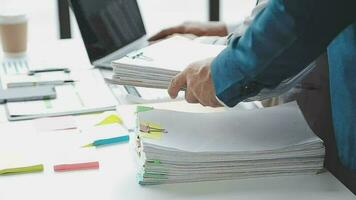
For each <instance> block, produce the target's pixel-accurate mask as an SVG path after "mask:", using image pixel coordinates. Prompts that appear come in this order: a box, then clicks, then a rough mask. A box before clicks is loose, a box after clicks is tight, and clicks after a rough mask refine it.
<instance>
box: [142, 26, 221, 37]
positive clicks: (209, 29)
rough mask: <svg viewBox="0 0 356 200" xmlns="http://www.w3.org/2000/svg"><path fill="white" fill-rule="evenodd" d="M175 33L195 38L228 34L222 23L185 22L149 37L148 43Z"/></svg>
mask: <svg viewBox="0 0 356 200" xmlns="http://www.w3.org/2000/svg"><path fill="white" fill-rule="evenodd" d="M176 33H179V34H193V35H196V36H226V35H227V34H228V33H227V28H226V25H225V24H224V23H222V22H206V23H203V22H185V23H183V24H181V25H178V26H174V27H170V28H167V29H163V30H162V31H160V32H158V33H157V34H155V35H153V36H152V37H150V38H149V39H148V41H156V40H160V39H164V38H166V37H168V36H170V35H173V34H176Z"/></svg>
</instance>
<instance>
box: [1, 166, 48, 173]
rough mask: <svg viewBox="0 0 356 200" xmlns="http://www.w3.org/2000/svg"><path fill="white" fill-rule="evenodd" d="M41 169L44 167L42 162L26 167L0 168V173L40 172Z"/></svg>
mask: <svg viewBox="0 0 356 200" xmlns="http://www.w3.org/2000/svg"><path fill="white" fill-rule="evenodd" d="M43 169H44V167H43V165H42V164H40V165H33V166H27V167H17V168H8V169H2V170H0V175H9V174H20V173H32V172H41V171H43Z"/></svg>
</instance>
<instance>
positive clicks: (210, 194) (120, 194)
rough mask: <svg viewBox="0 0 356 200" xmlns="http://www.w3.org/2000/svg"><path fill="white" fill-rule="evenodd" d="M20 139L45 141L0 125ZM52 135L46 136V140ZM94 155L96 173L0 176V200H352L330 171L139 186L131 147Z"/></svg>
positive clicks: (26, 126) (27, 127)
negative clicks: (98, 162) (98, 167)
mask: <svg viewBox="0 0 356 200" xmlns="http://www.w3.org/2000/svg"><path fill="white" fill-rule="evenodd" d="M13 134H16V137H15V136H14V135H13ZM60 134H61V135H60V136H59V133H58V134H54V135H53V137H58V136H59V137H60V138H61V139H60V140H58V142H59V143H63V142H66V141H67V142H68V143H70V140H73V139H74V138H75V137H77V136H78V135H77V136H75V135H73V134H74V133H73V134H72V135H71V133H65V134H64V133H60ZM21 135H22V136H23V137H21V138H22V139H23V140H27V142H29V143H31V142H32V141H29V140H33V142H34V145H36V147H38V146H40V144H39V143H36V141H41V143H42V144H45V143H46V140H43V139H42V140H39V139H38V138H39V137H40V136H39V135H38V134H37V135H36V133H35V132H34V129H33V128H31V123H29V122H15V123H12V124H10V125H9V124H2V126H1V127H0V138H1V140H2V142H0V143H2V144H4V143H3V142H4V141H6V142H8V143H10V144H12V145H14V146H15V145H16V141H15V139H16V138H19V136H21ZM51 137H52V136H51V135H47V136H46V138H48V139H49V138H51ZM79 137H80V135H79ZM17 144H18V143H17ZM21 144H22V143H21ZM36 147H35V148H36ZM57 150H58V151H60V149H57ZM55 151H56V150H55ZM95 151H96V154H97V156H98V158H99V160H100V169H99V170H93V171H80V172H66V173H55V172H53V170H52V169H51V166H52V165H51V163H45V168H46V169H45V171H44V172H43V173H34V174H22V175H12V176H1V177H0V188H1V189H0V199H4V200H5V199H6V200H12V199H14V200H22V199H38V200H42V199H43V200H45V199H46V200H47V199H51V200H57V199H58V200H63V199H85V200H92V199H101V200H114V199H137V200H142V199H155V200H160V199H162V200H163V199H164V200H166V199H183V198H184V199H197V200H198V199H201V200H208V199H224V200H227V199H234V200H235V199H239V200H244V199H246V200H247V199H248V200H253V199H271V200H272V199H273V200H276V199H289V200H293V199H295V200H302V199H308V200H309V199H321V200H328V199H330V200H331V199H340V200H341V199H342V200H349V199H350V200H351V199H355V196H353V194H352V193H351V192H350V191H348V190H347V189H346V188H345V187H344V186H343V185H342V184H341V183H340V182H339V181H338V180H336V178H334V177H333V176H332V175H331V174H330V173H329V172H325V173H322V174H319V175H308V176H292V177H278V178H260V179H249V180H234V181H216V182H201V183H185V184H172V185H157V186H140V185H138V183H137V182H136V178H135V175H136V173H135V164H134V159H133V158H134V154H133V152H132V149H131V147H130V146H129V144H122V145H114V146H110V147H105V148H100V149H96V150H95ZM51 152H53V150H51ZM42 153H43V155H46V154H48V152H42ZM43 155H42V156H43ZM46 156H51V155H46Z"/></svg>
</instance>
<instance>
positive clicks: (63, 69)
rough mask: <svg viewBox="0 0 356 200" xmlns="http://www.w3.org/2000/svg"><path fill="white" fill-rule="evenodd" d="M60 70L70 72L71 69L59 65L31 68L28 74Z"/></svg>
mask: <svg viewBox="0 0 356 200" xmlns="http://www.w3.org/2000/svg"><path fill="white" fill-rule="evenodd" d="M58 71H63V72H64V73H69V72H70V69H68V68H63V67H58V68H45V69H35V70H29V71H28V72H27V74H28V75H30V76H31V75H34V74H36V73H43V72H58Z"/></svg>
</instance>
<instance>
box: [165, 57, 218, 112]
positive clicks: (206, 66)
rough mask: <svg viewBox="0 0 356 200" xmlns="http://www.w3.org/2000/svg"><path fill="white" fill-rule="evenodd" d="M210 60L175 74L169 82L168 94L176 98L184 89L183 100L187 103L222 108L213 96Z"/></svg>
mask: <svg viewBox="0 0 356 200" xmlns="http://www.w3.org/2000/svg"><path fill="white" fill-rule="evenodd" d="M212 60H213V59H212V58H208V59H205V60H201V61H198V62H194V63H192V64H190V65H189V66H188V67H187V68H186V69H185V70H184V71H182V72H181V73H179V74H177V75H176V76H175V77H174V78H173V79H172V81H171V84H170V86H169V88H168V94H169V96H170V97H171V98H176V97H177V95H178V92H179V91H180V89H181V88H184V87H186V90H185V99H186V101H187V102H189V103H200V104H202V105H203V106H211V107H219V106H222V105H221V104H220V103H219V101H218V100H217V99H216V96H215V89H214V84H213V81H212V79H211V73H210V66H211V62H212Z"/></svg>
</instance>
